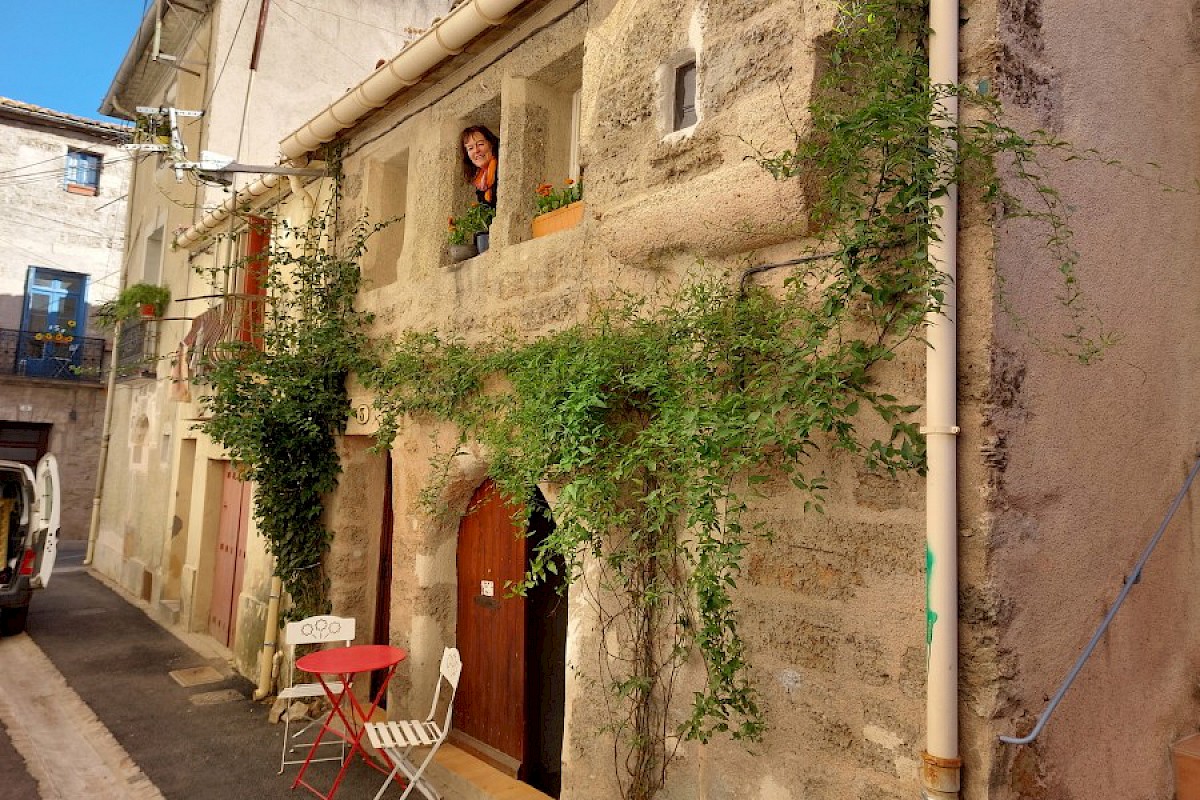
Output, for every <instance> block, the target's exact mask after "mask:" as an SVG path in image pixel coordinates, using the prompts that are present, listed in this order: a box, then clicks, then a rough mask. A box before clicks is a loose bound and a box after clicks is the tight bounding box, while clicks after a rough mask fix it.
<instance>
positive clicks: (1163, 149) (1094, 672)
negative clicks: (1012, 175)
mask: <svg viewBox="0 0 1200 800" xmlns="http://www.w3.org/2000/svg"><path fill="white" fill-rule="evenodd" d="M1195 13H1196V9H1195V4H1194V3H1191V2H1185V1H1184V0H1167V1H1166V2H1162V3H1155V4H1149V5H1145V6H1140V7H1138V8H1137V10H1136V13H1130V9H1129V8H1128V7H1126V6H1122V5H1120V4H1117V3H1084V2H1065V3H1041V2H1036V0H1025V1H1024V2H1002V3H999V17H998V20H997V24H996V27H995V30H994V35H995V40H996V43H997V46H998V62H997V76H996V86H997V88H998V90H999V96H1000V98H1001V100H1002V101H1003V102H1004V105H1005V111H1006V116H1007V118H1008V119H1009V120H1011V121H1013V122H1015V123H1017V124H1019V125H1020V126H1022V127H1024V128H1027V129H1032V128H1044V129H1047V130H1050V131H1053V132H1054V133H1055V134H1056V135H1058V136H1061V137H1062V138H1063V139H1065V140H1066V141H1068V142H1070V143H1071V144H1072V146H1073V147H1074V148H1076V149H1077V150H1078V151H1079V152H1087V151H1088V150H1089V149H1091V148H1095V150H1096V151H1097V155H1095V156H1091V157H1088V158H1085V159H1084V160H1082V161H1077V162H1071V163H1063V162H1062V161H1056V160H1054V159H1050V160H1049V161H1048V167H1049V174H1050V176H1051V179H1052V180H1053V182H1054V184H1055V185H1056V186H1057V187H1058V188H1059V190H1060V191H1061V192H1062V195H1063V198H1064V200H1065V202H1066V203H1067V204H1068V205H1069V206H1070V207H1071V208H1072V210H1073V212H1074V213H1073V218H1072V226H1073V228H1074V231H1075V233H1076V238H1077V246H1078V249H1079V253H1080V262H1079V268H1078V273H1079V279H1080V287H1081V289H1082V291H1083V298H1084V300H1085V302H1087V303H1089V304H1090V309H1091V310H1092V311H1094V313H1095V316H1096V318H1098V319H1099V320H1100V321H1101V322H1103V324H1104V325H1105V326H1106V327H1108V328H1110V329H1112V330H1114V331H1116V332H1117V333H1118V334H1119V336H1120V341H1119V342H1118V344H1117V345H1116V346H1114V347H1112V348H1110V349H1109V350H1108V351H1107V352H1106V353H1105V354H1104V358H1103V360H1102V361H1100V362H1099V363H1097V364H1093V365H1091V366H1083V365H1080V364H1078V363H1073V362H1072V361H1071V360H1070V359H1069V358H1063V357H1060V356H1056V355H1054V354H1053V353H1050V352H1047V349H1046V348H1045V347H1041V346H1039V342H1038V341H1035V340H1034V338H1033V337H1031V335H1030V334H1029V333H1028V332H1026V331H1024V330H1022V329H1021V325H1022V324H1027V325H1028V326H1029V328H1030V329H1031V330H1032V332H1033V334H1034V335H1035V336H1036V337H1038V339H1040V340H1041V342H1044V343H1046V344H1048V345H1050V348H1054V347H1057V346H1059V345H1061V344H1062V343H1063V340H1062V339H1061V338H1060V337H1061V334H1062V333H1064V332H1066V331H1068V330H1069V327H1068V322H1067V318H1066V315H1065V314H1064V309H1063V307H1062V304H1061V303H1060V302H1059V301H1057V300H1056V297H1058V296H1060V295H1061V293H1062V283H1061V279H1060V277H1059V276H1058V275H1057V273H1056V271H1055V265H1054V264H1053V263H1052V262H1051V261H1050V260H1049V259H1048V258H1047V257H1046V255H1045V253H1044V248H1043V246H1042V244H1043V241H1044V236H1045V231H1044V230H1043V231H1039V230H1037V229H1036V228H1033V227H1032V226H1029V225H1027V224H1021V223H1015V222H1012V223H1006V224H1001V225H1000V226H999V227H998V228H997V248H996V263H997V269H998V271H999V272H1000V274H1001V275H1002V276H1003V278H1004V280H1005V283H1004V288H1003V289H1002V292H1003V293H1004V296H1005V298H1006V300H1007V301H1008V302H1009V303H1010V304H1011V305H1012V307H1013V309H1014V311H1015V313H1016V317H1015V318H1014V317H1012V316H1009V315H1005V314H999V315H997V319H996V334H997V345H996V348H995V350H994V351H993V353H992V360H991V365H990V369H991V371H992V382H991V384H992V385H991V389H990V391H989V396H988V398H987V399H986V406H985V415H986V424H987V427H986V434H987V439H986V442H985V443H984V451H983V452H982V455H984V456H985V458H986V459H987V460H988V461H989V463H990V464H992V465H993V468H994V472H993V474H992V476H991V479H990V481H989V483H988V484H987V485H986V486H973V487H971V489H972V490H974V491H980V492H983V493H984V494H985V495H986V497H987V500H988V515H989V518H990V524H991V525H992V526H993V528H992V531H991V534H990V545H991V549H992V552H993V557H992V561H991V563H990V570H989V579H990V580H989V584H990V586H991V588H992V589H993V590H994V591H995V592H996V595H997V596H998V597H999V598H1002V600H1001V601H1000V603H999V608H1000V612H1001V615H1002V617H1001V618H1002V620H1003V623H1004V625H1003V630H1002V635H1001V639H1000V648H1001V654H1002V656H1003V658H1004V662H1003V671H1004V673H1005V675H1004V677H1005V679H1004V681H1003V684H1002V693H1001V697H1000V704H999V705H998V707H997V719H996V721H995V724H994V726H993V728H994V731H993V732H994V733H1009V734H1011V733H1013V732H1014V731H1017V732H1019V733H1024V732H1025V731H1026V730H1027V729H1028V728H1029V726H1030V725H1031V724H1032V721H1033V718H1034V716H1035V715H1036V714H1038V713H1039V712H1040V711H1041V709H1042V706H1043V703H1044V700H1045V698H1046V697H1047V696H1049V695H1050V694H1051V693H1053V692H1054V690H1055V689H1056V688H1057V687H1058V684H1059V682H1060V681H1061V680H1062V679H1063V677H1064V676H1065V674H1066V672H1067V670H1068V669H1069V667H1070V665H1071V664H1072V663H1073V662H1074V660H1075V658H1076V657H1077V656H1078V654H1079V652H1080V651H1081V650H1082V648H1083V646H1084V644H1085V643H1086V642H1087V640H1088V638H1089V637H1090V636H1091V634H1092V632H1093V630H1094V629H1095V626H1096V625H1097V624H1098V622H1099V621H1100V619H1101V618H1102V617H1103V615H1104V613H1105V611H1106V610H1107V608H1108V606H1109V605H1110V604H1111V603H1112V601H1113V600H1114V599H1115V597H1116V595H1117V592H1118V590H1119V589H1120V587H1121V584H1122V582H1123V581H1124V580H1125V578H1126V576H1127V575H1129V573H1130V570H1131V568H1132V566H1133V564H1134V563H1135V561H1136V559H1137V557H1138V554H1139V553H1140V552H1141V549H1142V548H1143V547H1144V545H1145V544H1146V542H1147V541H1148V540H1149V538H1150V536H1151V535H1152V534H1153V533H1154V531H1155V529H1156V528H1157V526H1158V524H1159V522H1160V521H1161V519H1162V517H1163V515H1164V514H1165V512H1166V509H1167V506H1168V504H1169V502H1170V500H1171V498H1172V497H1173V496H1174V494H1175V492H1176V491H1177V490H1178V489H1179V487H1180V486H1181V484H1182V481H1183V478H1184V476H1185V474H1186V472H1187V470H1188V468H1189V467H1190V466H1191V464H1192V463H1194V460H1195V458H1196V456H1197V454H1198V452H1200V447H1198V446H1200V435H1198V432H1197V428H1196V424H1195V420H1196V416H1197V414H1196V412H1197V409H1196V403H1197V401H1196V399H1195V398H1196V391H1195V390H1196V382H1197V377H1196V376H1197V374H1198V370H1197V352H1198V351H1197V348H1196V344H1195V342H1196V337H1197V334H1198V333H1200V315H1197V297H1200V283H1198V277H1197V276H1198V274H1200V273H1198V272H1197V270H1196V263H1195V262H1196V252H1197V244H1198V243H1200V242H1198V239H1197V227H1196V219H1197V212H1198V211H1200V202H1198V200H1197V196H1196V192H1195V185H1196V184H1195V179H1196V177H1197V176H1198V175H1200V163H1198V154H1197V150H1196V146H1195V142H1196V140H1197V125H1198V123H1200V120H1198V119H1197V107H1198V106H1197V99H1198V98H1197V81H1196V78H1197V70H1198V69H1200V66H1198V62H1197V41H1198V39H1197V34H1198V32H1200V31H1198V29H1197V27H1196V26H1197V21H1196V17H1195ZM1101 158H1105V159H1119V160H1120V162H1121V163H1120V164H1119V165H1107V166H1106V165H1105V164H1103V163H1101V161H1100V159H1101ZM1155 165H1161V166H1155ZM1176 189H1182V190H1183V191H1176ZM1018 320H1019V322H1018ZM1087 321H1088V322H1089V324H1090V323H1091V322H1092V320H1091V319H1089V320H1087ZM1194 493H1195V489H1193V497H1192V498H1190V499H1189V500H1187V501H1186V502H1185V503H1184V505H1183V506H1182V507H1181V509H1180V511H1179V513H1178V514H1177V516H1176V518H1175V521H1174V523H1173V524H1172V526H1171V528H1170V529H1169V530H1168V531H1167V533H1166V536H1165V538H1164V539H1163V540H1162V544H1161V545H1160V546H1159V548H1158V550H1157V552H1156V553H1155V554H1154V556H1153V557H1152V558H1151V560H1150V562H1149V564H1148V566H1147V568H1146V570H1145V572H1144V574H1143V576H1142V580H1141V582H1140V583H1139V584H1138V585H1137V586H1136V587H1135V588H1134V589H1133V591H1132V593H1131V595H1130V599H1129V601H1128V602H1127V603H1126V604H1125V606H1124V608H1123V609H1122V611H1121V612H1120V614H1119V615H1118V616H1117V618H1116V620H1115V622H1114V623H1113V626H1112V628H1111V630H1110V632H1109V633H1108V635H1107V636H1106V637H1105V638H1104V639H1103V640H1102V642H1101V644H1100V646H1099V648H1098V649H1097V650H1096V652H1095V654H1094V655H1093V656H1092V659H1091V661H1090V662H1089V664H1088V665H1087V667H1086V668H1085V669H1084V671H1083V673H1082V674H1081V676H1080V678H1079V680H1078V681H1077V682H1076V683H1075V685H1074V687H1073V688H1072V689H1071V691H1070V693H1069V694H1068V695H1067V696H1066V698H1065V700H1064V701H1063V703H1062V705H1061V706H1060V707H1059V709H1058V712H1057V714H1056V716H1055V717H1054V718H1053V719H1052V720H1051V721H1050V723H1049V725H1048V726H1047V727H1046V729H1045V732H1044V733H1043V734H1042V736H1041V738H1040V739H1039V740H1038V742H1037V744H1036V745H1034V746H1032V747H1029V748H1023V749H1022V748H1001V749H1000V751H999V755H1000V756H1001V760H1000V761H998V763H997V769H996V774H995V784H996V786H997V791H996V794H995V795H994V796H996V797H1005V798H1007V797H1012V798H1015V797H1022V798H1042V797H1047V798H1048V797H1053V798H1064V800H1065V799H1068V798H1079V799H1082V798H1095V797H1144V798H1153V799H1154V800H1165V799H1166V798H1170V797H1172V796H1173V794H1172V791H1173V790H1172V780H1171V773H1170V765H1169V761H1168V750H1167V747H1168V745H1169V744H1170V743H1171V742H1173V741H1174V740H1175V739H1177V738H1179V737H1180V736H1182V735H1184V734H1187V733H1192V732H1195V731H1196V729H1197V711H1198V710H1200V709H1198V698H1197V695H1196V691H1195V689H1196V676H1197V668H1198V667H1200V637H1198V635H1197V632H1196V626H1195V624H1194V622H1195V619H1196V614H1197V612H1198V611H1200V589H1198V585H1197V582H1196V579H1195V576H1196V570H1197V567H1198V566H1200V562H1198V558H1200V554H1198V553H1197V549H1196V538H1195V535H1196V526H1197V518H1196V513H1195V503H1196V501H1195V499H1194Z"/></svg>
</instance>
